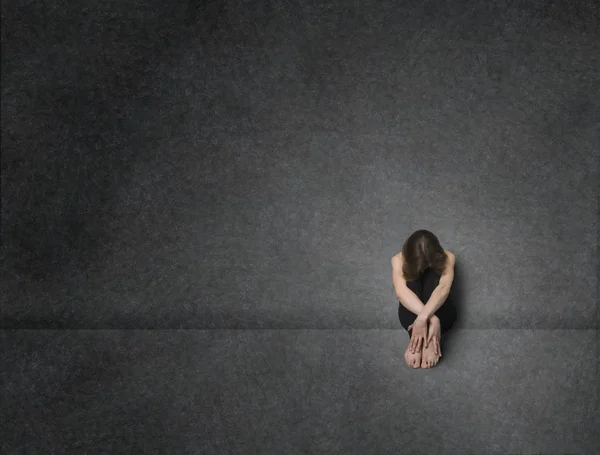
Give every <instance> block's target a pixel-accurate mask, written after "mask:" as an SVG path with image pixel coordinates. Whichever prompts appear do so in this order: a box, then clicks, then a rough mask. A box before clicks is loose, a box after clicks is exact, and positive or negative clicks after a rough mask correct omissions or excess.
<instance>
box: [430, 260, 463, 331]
mask: <svg viewBox="0 0 600 455" xmlns="http://www.w3.org/2000/svg"><path fill="white" fill-rule="evenodd" d="M439 283H440V275H439V274H438V273H437V272H436V271H435V270H433V269H427V270H425V272H424V273H423V299H424V300H423V303H425V304H427V301H428V300H429V298H430V297H431V294H432V293H433V291H434V289H435V288H436V287H437V285H438V284H439ZM435 315H436V316H437V317H438V318H439V320H440V326H441V331H442V334H444V333H446V332H447V331H448V330H449V329H450V327H452V324H454V321H456V307H455V306H454V302H453V301H452V290H451V291H450V294H449V295H448V298H447V299H446V301H445V302H444V303H443V304H442V306H441V307H439V308H438V310H437V311H436V312H435Z"/></svg>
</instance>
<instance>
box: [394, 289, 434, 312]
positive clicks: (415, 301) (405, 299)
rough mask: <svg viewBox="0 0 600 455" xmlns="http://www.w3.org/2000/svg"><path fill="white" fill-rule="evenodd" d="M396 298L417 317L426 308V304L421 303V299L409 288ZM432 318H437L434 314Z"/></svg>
mask: <svg viewBox="0 0 600 455" xmlns="http://www.w3.org/2000/svg"><path fill="white" fill-rule="evenodd" d="M396 297H398V300H399V301H400V304H401V305H402V306H403V307H404V308H406V309H407V310H408V311H410V312H411V313H413V314H415V315H417V316H418V315H419V314H420V313H421V311H423V308H425V304H424V303H423V302H421V299H419V297H417V294H415V293H414V292H413V291H411V290H410V288H408V287H405V288H403V289H402V290H401V291H400V292H399V293H398V295H397V296H396ZM431 317H432V318H435V317H437V316H436V315H435V314H433V315H432V316H431Z"/></svg>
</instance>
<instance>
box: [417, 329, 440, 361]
mask: <svg viewBox="0 0 600 455" xmlns="http://www.w3.org/2000/svg"><path fill="white" fill-rule="evenodd" d="M427 329H428V330H427V333H428V336H429V334H431V333H432V332H433V333H434V334H435V335H436V336H437V337H438V339H439V338H440V337H441V327H440V323H439V321H437V320H434V321H431V320H430V322H429V327H428V328H427ZM435 345H436V341H435V340H434V341H432V342H430V343H429V346H427V347H423V355H422V360H421V368H432V367H434V366H436V365H437V364H438V362H439V361H440V356H439V355H438V354H436V353H435ZM441 353H442V352H441V350H440V354H441Z"/></svg>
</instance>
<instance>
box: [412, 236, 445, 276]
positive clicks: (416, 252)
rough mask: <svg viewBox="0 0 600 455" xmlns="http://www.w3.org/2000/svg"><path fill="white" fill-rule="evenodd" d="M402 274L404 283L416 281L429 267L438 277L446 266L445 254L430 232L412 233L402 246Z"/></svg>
mask: <svg viewBox="0 0 600 455" xmlns="http://www.w3.org/2000/svg"><path fill="white" fill-rule="evenodd" d="M402 257H403V259H404V260H403V266H402V272H403V274H404V278H405V279H406V281H414V280H417V279H418V278H419V277H420V276H421V274H422V273H423V272H424V271H425V269H427V268H428V267H431V268H432V269H434V270H435V271H436V272H437V273H439V274H440V275H441V274H442V272H443V271H444V268H445V266H446V252H445V251H444V248H442V246H441V245H440V242H439V240H438V238H437V237H436V236H435V235H434V234H433V233H431V232H429V231H427V230H425V229H421V230H418V231H415V232H413V233H412V234H411V235H410V236H409V237H408V238H407V239H406V241H405V242H404V245H403V246H402Z"/></svg>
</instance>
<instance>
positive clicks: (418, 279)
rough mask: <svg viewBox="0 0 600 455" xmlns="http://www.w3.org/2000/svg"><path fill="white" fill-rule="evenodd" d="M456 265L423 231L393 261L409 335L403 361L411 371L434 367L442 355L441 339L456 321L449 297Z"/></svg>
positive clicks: (400, 311)
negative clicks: (412, 369)
mask: <svg viewBox="0 0 600 455" xmlns="http://www.w3.org/2000/svg"><path fill="white" fill-rule="evenodd" d="M454 263H455V256H454V254H452V253H451V252H450V251H448V250H445V249H443V248H442V247H441V245H440V242H439V240H438V238H437V237H436V236H435V235H434V234H432V233H431V232H429V231H427V230H424V229H422V230H419V231H416V232H414V233H413V234H411V235H410V237H408V239H406V241H405V242H404V246H403V247H402V252H400V253H398V254H397V255H395V256H394V257H393V258H392V280H393V283H394V288H395V290H396V296H397V297H398V300H399V305H398V318H399V319H400V324H402V327H404V328H405V329H406V331H407V332H409V336H410V340H409V343H408V347H407V348H406V352H405V353H404V358H405V360H406V364H407V365H408V366H409V367H411V368H419V367H421V368H431V367H434V366H435V365H437V363H438V362H439V359H440V357H441V356H442V352H441V349H440V339H441V337H442V334H444V333H446V332H447V331H448V329H449V328H450V327H451V326H452V324H453V323H454V321H455V320H456V309H455V306H454V304H453V302H452V299H451V298H449V297H450V290H451V289H452V282H453V280H454Z"/></svg>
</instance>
